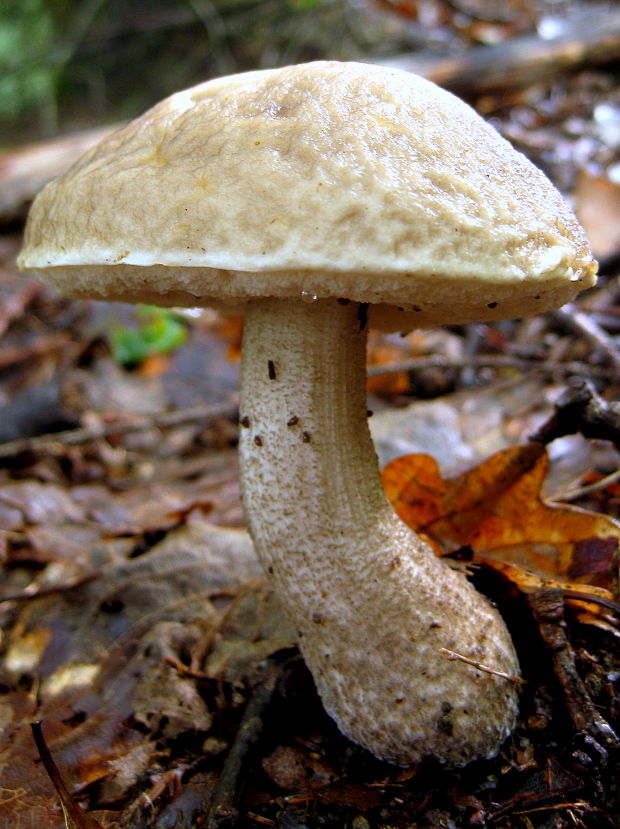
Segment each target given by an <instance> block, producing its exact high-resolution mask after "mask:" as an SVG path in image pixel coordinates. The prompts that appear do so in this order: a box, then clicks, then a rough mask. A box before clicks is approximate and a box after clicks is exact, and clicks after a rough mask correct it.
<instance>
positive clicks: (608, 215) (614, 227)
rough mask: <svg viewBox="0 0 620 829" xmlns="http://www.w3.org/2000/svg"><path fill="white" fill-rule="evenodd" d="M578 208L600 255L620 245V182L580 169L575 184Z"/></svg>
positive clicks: (594, 249) (593, 250)
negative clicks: (619, 184)
mask: <svg viewBox="0 0 620 829" xmlns="http://www.w3.org/2000/svg"><path fill="white" fill-rule="evenodd" d="M574 198H575V211H576V213H577V216H578V218H579V221H580V222H581V224H582V225H583V227H584V229H585V231H586V236H587V237H588V241H589V242H590V244H591V246H592V252H593V253H594V256H596V257H597V258H601V259H603V258H605V257H606V256H611V255H612V254H613V253H615V252H616V251H618V250H619V249H620V186H618V184H616V183H614V182H612V181H610V180H609V179H608V178H605V177H604V176H595V175H592V174H591V173H588V172H587V171H586V170H580V172H579V175H578V176H577V184H576V187H575V193H574Z"/></svg>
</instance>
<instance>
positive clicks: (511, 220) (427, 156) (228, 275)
mask: <svg viewBox="0 0 620 829" xmlns="http://www.w3.org/2000/svg"><path fill="white" fill-rule="evenodd" d="M20 264H21V266H22V267H23V268H26V269H28V270H34V271H36V272H37V274H38V275H39V276H41V277H42V278H43V279H45V281H47V282H49V283H51V284H53V285H54V286H55V287H56V288H58V289H59V290H60V291H61V292H62V293H65V294H67V293H68V294H70V295H74V296H82V295H83V296H92V295H96V296H100V297H102V298H108V299H124V300H130V301H154V302H158V303H159V304H188V305H208V304H214V303H215V302H216V301H219V302H220V304H221V303H224V304H238V303H239V302H243V301H245V300H246V299H249V298H252V297H255V296H278V297H294V298H298V297H299V296H300V294H302V292H305V293H306V294H308V295H316V296H319V297H329V296H345V297H349V298H351V299H355V300H357V301H360V302H370V303H387V304H389V305H393V306H396V307H398V306H400V307H401V308H405V311H406V313H405V314H397V313H396V308H395V309H394V313H395V314H396V316H397V317H398V322H399V323H400V322H402V326H403V327H405V326H406V323H407V321H408V319H409V318H411V324H415V325H428V324H434V323H437V322H459V321H466V320H468V319H485V318H496V317H497V318H505V317H512V316H522V315H523V314H528V313H536V312H538V311H543V310H545V309H547V308H549V307H552V306H557V305H559V304H562V303H563V302H566V301H568V300H570V299H572V297H573V296H574V295H575V294H576V293H577V292H578V291H579V290H581V289H583V288H584V287H588V286H589V285H591V284H592V282H593V276H594V271H595V266H594V263H593V262H592V259H591V256H590V252H589V249H588V246H587V243H586V241H585V238H584V236H583V233H582V231H581V229H580V228H579V226H578V224H577V223H576V220H575V219H574V217H573V216H572V214H571V213H570V211H569V210H568V209H567V208H566V206H565V205H564V203H563V200H562V198H561V196H560V194H559V193H557V191H556V190H555V189H554V188H553V187H552V185H551V184H550V183H549V182H548V180H547V179H546V178H545V176H544V175H543V174H542V173H541V172H540V171H539V170H538V169H537V168H535V167H534V166H533V165H532V164H531V163H530V162H529V161H528V160H527V159H525V157H524V156H522V155H521V154H519V153H517V152H516V151H515V150H514V149H513V148H512V147H511V146H510V145H509V144H508V143H507V142H506V141H505V140H504V139H502V138H501V137H500V136H499V135H498V134H497V133H496V132H495V130H494V129H493V128H492V127H490V126H489V125H487V124H486V123H485V122H484V121H483V120H482V119H481V118H480V117H479V116H478V115H477V114H476V113H475V112H474V111H473V110H472V109H471V108H470V107H468V106H467V105H465V104H464V103H463V102H461V101H460V100H459V99H457V98H456V97H454V96H453V95H451V94H449V93H447V92H445V91H444V90H441V89H440V88H438V87H437V86H435V85H434V84H432V83H430V82H428V81H425V80H424V79H421V78H419V77H417V76H415V75H411V74H409V73H406V72H402V71H399V70H394V69H387V68H382V67H378V66H373V65H367V64H360V63H337V62H317V63H311V64H302V65H299V66H292V67H285V68H282V69H276V70H265V71H260V72H249V73H246V74H241V75H235V76H231V77H228V78H219V79H216V80H214V81H209V82H207V83H204V84H200V85H198V86H196V87H194V88H192V89H189V90H186V91H184V92H180V93H177V94H175V95H172V96H171V97H170V98H168V99H166V100H164V101H162V102H161V103H160V104H158V105H157V106H155V107H153V108H152V109H151V110H149V111H148V112H147V113H146V114H145V115H143V116H142V117H141V118H139V119H137V120H136V121H134V122H132V123H131V124H129V125H128V126H126V127H125V128H123V129H121V130H120V131H118V132H116V133H115V134H113V135H112V136H110V137H109V138H107V139H105V140H104V141H103V142H102V143H101V144H100V145H99V146H98V147H97V148H95V149H94V150H92V151H91V152H89V153H88V154H87V155H86V156H85V157H84V158H83V159H82V160H80V161H79V162H78V163H77V164H76V165H74V167H73V168H72V169H71V170H70V171H69V172H67V173H66V174H65V175H64V176H62V177H60V178H59V179H58V180H56V181H55V182H53V183H52V184H50V185H48V187H47V188H46V189H45V190H44V191H43V193H42V194H41V195H40V196H39V197H38V198H37V200H36V202H35V204H34V206H33V209H32V212H31V216H30V220H29V223H28V228H27V233H26V242H25V247H24V250H23V252H22V255H21V259H20Z"/></svg>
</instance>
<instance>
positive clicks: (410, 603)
mask: <svg viewBox="0 0 620 829" xmlns="http://www.w3.org/2000/svg"><path fill="white" fill-rule="evenodd" d="M19 263H20V266H21V267H22V268H23V269H26V270H28V271H30V272H31V273H33V274H34V275H36V276H38V277H40V278H41V279H42V280H43V281H45V282H46V283H48V284H49V285H51V286H54V287H55V288H57V289H58V290H59V291H60V292H62V293H64V294H66V295H69V296H73V297H96V298H101V299H114V300H121V301H129V302H151V303H156V304H159V305H186V306H215V307H220V308H224V309H230V310H235V311H239V310H240V309H241V310H242V311H243V313H244V314H245V331H244V338H243V357H242V368H241V405H240V409H241V411H240V415H241V417H240V423H241V427H240V441H239V443H240V457H241V477H242V492H243V503H244V509H245V514H246V516H247V522H248V526H249V529H250V532H251V535H252V538H253V540H254V544H255V547H256V551H257V553H258V556H259V557H260V560H261V562H262V564H263V566H264V568H265V570H266V572H267V574H268V575H269V578H270V579H271V581H272V583H273V585H274V586H275V589H276V591H277V593H278V595H279V597H280V599H281V601H282V602H283V604H284V605H285V607H286V609H287V611H288V613H289V615H290V618H291V620H292V622H293V624H294V626H295V628H296V630H297V631H298V634H299V644H300V648H301V651H302V653H303V656H304V658H305V660H306V663H307V664H308V666H309V668H310V670H311V672H312V674H313V676H314V680H315V682H316V686H317V689H318V692H319V694H320V696H321V698H322V701H323V703H324V706H325V708H326V710H327V711H328V713H329V714H330V715H331V716H332V717H333V719H334V720H335V722H336V723H337V725H338V726H339V728H340V729H341V731H342V732H343V733H344V734H345V735H347V736H348V737H350V738H351V739H352V740H354V741H355V742H357V743H359V744H361V745H362V746H365V747H366V748H367V749H369V750H370V751H371V752H372V753H373V754H375V755H376V756H377V757H380V758H383V759H385V760H387V761H390V762H392V763H396V764H400V765H410V764H414V763H417V762H418V761H420V760H421V758H423V757H425V756H428V755H430V756H433V757H435V758H437V759H438V760H439V761H440V762H442V763H445V764H449V765H463V764H465V763H467V762H469V761H471V760H472V759H474V758H478V757H490V756H493V755H494V754H495V753H496V752H497V751H498V749H499V747H500V745H501V743H502V741H503V740H504V739H505V738H506V737H507V735H509V733H510V732H511V730H512V728H513V727H514V723H515V718H516V713H517V707H518V694H517V688H516V685H517V683H515V681H514V678H515V677H516V676H518V674H519V665H518V661H517V657H516V655H515V650H514V648H513V644H512V641H511V637H510V635H509V633H508V631H507V628H506V626H505V624H504V622H503V620H502V618H501V617H500V615H499V613H498V612H497V610H496V609H494V608H493V607H492V606H491V604H490V603H489V601H488V600H487V599H486V598H485V597H483V596H482V595H480V594H479V593H478V592H477V591H476V590H475V589H474V587H473V586H472V585H471V583H470V582H469V581H468V580H467V578H466V577H465V575H463V573H462V572H458V571H456V570H455V569H452V568H451V567H450V566H448V565H447V564H446V563H445V562H444V561H442V560H440V559H439V558H437V557H436V556H435V555H434V553H433V551H432V550H431V549H430V548H429V546H427V544H426V543H424V542H423V541H422V540H420V538H418V537H417V536H416V534H415V533H414V532H412V531H411V530H410V529H409V528H407V527H406V526H405V525H404V524H403V523H402V522H401V521H400V519H398V518H397V517H396V515H395V513H394V512H393V510H392V508H391V506H390V505H389V503H388V502H387V500H386V497H385V495H384V493H383V490H382V487H381V482H380V477H379V471H378V464H377V459H376V455H375V452H374V448H373V444H372V441H371V438H370V435H369V431H368V426H367V412H366V403H365V389H364V386H365V341H366V332H367V328H368V326H369V325H375V326H377V327H379V328H383V329H386V330H394V331H399V330H400V331H402V330H407V329H410V328H412V327H414V326H428V325H434V324H443V323H462V322H466V321H469V320H492V319H501V318H513V317H517V316H523V315H527V314H533V313H537V312H539V311H544V310H547V309H549V308H553V307H556V306H559V305H561V304H563V303H565V302H567V301H569V300H571V299H572V298H573V297H574V296H575V295H576V294H577V293H578V291H580V290H581V289H582V288H586V287H588V286H590V285H592V284H593V282H594V274H595V270H596V267H595V263H594V262H593V260H592V258H591V255H590V251H589V248H588V245H587V242H586V240H585V238H584V235H583V232H582V230H581V228H580V227H579V225H578V224H577V222H576V220H575V218H574V217H573V215H572V214H571V212H570V211H569V210H568V209H567V207H566V206H565V204H564V202H563V200H562V197H561V196H560V194H559V193H558V192H557V191H556V190H555V189H554V188H553V186H552V185H551V184H550V183H549V181H548V180H547V179H546V178H545V176H544V175H543V174H542V173H541V172H540V171H539V170H538V169H536V168H535V167H534V166H533V165H532V164H531V163H530V162H529V161H527V160H526V159H525V158H524V157H523V156H522V155H520V154H519V153H517V152H516V151H515V150H514V149H513V148H512V147H511V146H510V145H509V144H508V143H507V142H506V141H505V140H504V139H502V138H501V137H500V136H499V135H498V134H497V133H496V132H495V130H494V129H493V128H492V127H491V126H489V125H488V124H486V123H485V122H484V121H483V120H482V119H481V118H480V117H479V116H478V115H477V114H476V113H475V112H474V111H473V110H472V109H471V108H469V107H468V106H467V105H466V104H464V103H463V102H461V101H460V100H458V99H457V98H455V97H454V96H452V95H451V94H449V93H447V92H445V91H443V90H441V89H440V88H438V87H437V86H435V85H434V84H432V83H430V82H428V81H426V80H423V79H421V78H419V77H416V76H414V75H411V74H409V73H405V72H403V71H399V70H395V69H388V68H383V67H379V66H374V65H366V64H360V63H340V62H315V63H309V64H302V65H298V66H289V67H285V68H281V69H274V70H265V71H256V72H249V73H244V74H239V75H233V76H230V77H226V78H220V79H216V80H212V81H209V82H207V83H203V84H200V85H198V86H195V87H194V88H192V89H189V90H186V91H183V92H179V93H177V94H175V95H172V96H171V97H169V98H168V99H166V100H164V101H162V102H161V103H159V104H157V105H156V106H155V107H153V108H152V109H151V110H150V111H148V112H147V113H146V114H145V115H143V116H142V117H141V118H139V119H137V120H136V121H134V122H132V123H131V124H129V125H128V126H125V127H124V128H122V129H120V130H119V131H118V132H116V133H115V134H113V135H111V136H110V137H108V138H106V139H104V140H103V141H102V142H101V143H100V144H99V145H98V146H97V147H96V148H95V149H93V150H91V151H90V152H88V153H87V154H86V155H85V156H84V157H83V158H82V159H81V160H79V161H78V162H77V163H76V164H75V165H74V166H73V167H72V168H71V169H70V170H69V171H68V172H66V173H65V174H64V175H62V176H61V177H60V178H59V179H57V180H56V181H55V182H53V183H51V184H49V185H48V186H47V187H46V188H45V189H44V190H43V192H42V193H41V194H40V195H39V196H38V197H37V199H36V201H35V203H34V205H33V207H32V210H31V213H30V217H29V220H28V224H27V229H26V234H25V242H24V247H23V250H22V253H21V256H20V259H19ZM446 437H447V438H448V436H446ZM446 651H450V652H453V653H454V652H456V653H457V654H459V655H462V656H463V657H465V659H466V660H469V662H466V661H461V660H456V661H455V660H450V659H448V658H447V657H446ZM485 668H486V669H490V671H489V670H485Z"/></svg>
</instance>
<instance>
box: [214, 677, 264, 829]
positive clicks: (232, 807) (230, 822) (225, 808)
mask: <svg viewBox="0 0 620 829" xmlns="http://www.w3.org/2000/svg"><path fill="white" fill-rule="evenodd" d="M279 675H280V668H279V666H277V665H275V664H273V663H269V667H268V669H267V673H266V674H265V675H264V677H263V679H262V680H261V681H260V683H259V685H258V686H257V687H256V688H255V690H254V693H253V694H252V696H251V697H250V701H249V702H248V704H247V707H246V709H245V713H244V715H243V718H242V720H241V724H240V726H239V730H238V732H237V736H236V738H235V742H234V743H233V745H232V747H231V749H230V751H229V752H228V756H227V757H226V761H225V762H224V767H223V769H222V773H221V774H220V779H219V780H218V781H217V783H216V784H215V788H214V790H213V797H212V800H211V805H210V807H209V812H208V815H207V822H206V829H222V827H225V826H234V825H235V824H236V822H237V818H238V817H239V809H238V807H237V802H238V799H239V795H240V790H241V786H242V782H243V781H242V779H241V771H242V768H243V764H244V762H245V760H246V758H247V756H248V754H249V753H250V751H251V750H252V749H253V748H254V746H255V745H256V743H257V741H258V739H259V738H260V736H261V734H262V731H263V725H264V723H263V717H264V714H265V712H266V710H267V708H268V707H269V704H270V703H271V699H272V697H273V693H274V690H275V687H276V682H277V679H278V676H279Z"/></svg>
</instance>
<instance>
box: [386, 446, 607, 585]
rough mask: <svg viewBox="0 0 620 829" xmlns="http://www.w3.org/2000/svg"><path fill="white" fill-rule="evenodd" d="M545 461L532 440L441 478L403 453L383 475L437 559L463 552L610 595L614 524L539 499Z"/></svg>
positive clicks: (420, 458) (430, 464)
mask: <svg viewBox="0 0 620 829" xmlns="http://www.w3.org/2000/svg"><path fill="white" fill-rule="evenodd" d="M547 467H548V457H547V453H546V451H545V448H544V446H543V445H542V444H539V443H529V444H526V445H524V446H515V447H511V448H509V449H505V450H503V451H501V452H498V453H496V454H495V455H492V456H491V457H490V458H488V459H487V460H486V461H484V462H483V463H481V464H480V465H479V466H477V467H475V468H474V469H471V470H469V471H467V472H465V473H463V474H461V475H458V476H456V477H454V478H450V479H444V478H443V477H442V475H441V473H440V471H439V468H438V466H437V463H436V462H435V460H434V459H433V458H431V457H430V456H428V455H406V456H404V457H402V458H397V459H395V460H393V461H391V462H390V463H389V464H388V465H387V466H386V467H385V469H384V470H383V484H384V487H385V491H386V493H387V495H388V498H389V499H390V500H391V501H392V503H393V505H394V508H395V509H396V512H397V513H398V514H399V515H400V517H401V518H402V519H403V520H404V521H405V522H406V523H407V524H409V525H410V526H411V527H412V528H413V529H415V530H416V532H418V533H419V534H421V535H423V536H425V537H426V538H427V539H428V540H429V541H430V543H431V544H432V545H433V547H434V548H435V550H436V551H437V552H438V553H439V554H446V553H450V552H454V551H455V550H457V549H460V548H463V547H469V548H470V549H471V550H472V551H473V554H474V558H478V559H479V560H482V559H484V560H485V561H488V560H489V559H498V560H501V561H503V562H507V563H509V564H511V565H513V567H518V568H522V569H524V570H527V571H529V572H531V573H534V574H537V575H538V576H539V577H542V578H550V579H555V580H558V581H561V582H564V583H565V582H570V583H579V584H588V585H597V586H599V587H602V588H605V589H606V590H610V591H612V593H615V592H616V590H615V588H616V578H615V573H614V564H615V562H616V560H617V556H618V549H619V546H620V525H619V524H618V523H617V522H615V521H614V520H612V519H611V518H609V517H608V516H606V515H601V514H598V513H594V512H588V511H586V510H582V509H579V508H577V507H574V506H566V505H558V504H550V503H546V502H545V501H543V499H542V497H541V494H540V491H541V487H542V484H543V481H544V478H545V475H546V472H547Z"/></svg>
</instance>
